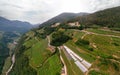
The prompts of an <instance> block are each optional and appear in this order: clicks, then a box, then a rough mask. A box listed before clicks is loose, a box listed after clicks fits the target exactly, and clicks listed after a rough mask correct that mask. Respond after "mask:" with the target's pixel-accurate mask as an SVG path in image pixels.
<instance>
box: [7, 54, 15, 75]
mask: <svg viewBox="0 0 120 75" xmlns="http://www.w3.org/2000/svg"><path fill="white" fill-rule="evenodd" d="M11 60H12V64H11V66H10V68H9V69H8V71H7V72H6V75H8V74H9V72H10V71H11V70H12V68H13V66H14V63H15V54H13V56H12V58H11Z"/></svg>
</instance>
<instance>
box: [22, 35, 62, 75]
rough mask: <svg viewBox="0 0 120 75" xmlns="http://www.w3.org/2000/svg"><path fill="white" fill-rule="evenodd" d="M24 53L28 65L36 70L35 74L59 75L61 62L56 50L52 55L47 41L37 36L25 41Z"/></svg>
mask: <svg viewBox="0 0 120 75" xmlns="http://www.w3.org/2000/svg"><path fill="white" fill-rule="evenodd" d="M24 46H25V47H26V49H27V50H26V51H25V52H24V55H26V56H27V57H28V58H29V65H30V66H31V67H32V68H34V69H35V70H36V71H37V75H60V71H61V69H62V63H61V61H60V58H59V54H58V52H57V53H55V54H54V55H52V53H51V52H50V50H49V48H48V41H47V40H46V39H41V38H39V37H36V38H35V37H34V38H31V39H29V40H27V41H25V43H24Z"/></svg>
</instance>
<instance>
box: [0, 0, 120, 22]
mask: <svg viewBox="0 0 120 75" xmlns="http://www.w3.org/2000/svg"><path fill="white" fill-rule="evenodd" d="M119 5H120V1H119V0H0V16H3V17H6V18H8V19H13V20H16V19H17V20H22V21H29V22H31V23H34V24H35V23H42V22H44V21H46V20H48V19H50V18H52V17H54V16H56V15H58V14H60V13H62V12H75V13H78V12H95V11H98V10H102V9H105V8H110V7H115V6H119Z"/></svg>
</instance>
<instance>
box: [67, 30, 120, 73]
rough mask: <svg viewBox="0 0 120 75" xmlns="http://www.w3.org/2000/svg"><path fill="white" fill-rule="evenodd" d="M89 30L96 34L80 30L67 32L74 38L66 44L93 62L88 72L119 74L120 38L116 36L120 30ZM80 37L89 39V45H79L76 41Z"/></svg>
mask: <svg viewBox="0 0 120 75" xmlns="http://www.w3.org/2000/svg"><path fill="white" fill-rule="evenodd" d="M87 31H88V32H89V31H90V32H93V33H95V34H93V33H89V34H87V33H83V32H80V31H74V32H71V30H68V31H67V32H66V33H67V34H72V35H73V39H72V40H69V41H68V42H67V43H66V45H67V46H68V47H69V48H70V49H71V50H73V51H74V52H75V53H77V54H78V55H79V56H81V57H82V58H84V59H85V60H86V61H88V62H90V63H92V64H93V65H92V67H91V68H90V69H89V72H87V74H89V75H96V74H100V75H119V74H120V67H119V66H120V55H119V54H120V38H118V37H114V36H119V35H120V34H119V33H118V32H113V31H104V30H97V29H96V30H95V29H87ZM99 34H100V35H99ZM101 34H102V35H101ZM104 35H113V36H104ZM83 36H84V37H83ZM78 39H83V40H86V41H89V45H77V44H76V41H77V40H78ZM111 71H112V73H111Z"/></svg>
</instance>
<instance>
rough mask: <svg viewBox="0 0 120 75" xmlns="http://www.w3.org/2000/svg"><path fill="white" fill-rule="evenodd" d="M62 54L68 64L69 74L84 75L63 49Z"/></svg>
mask: <svg viewBox="0 0 120 75" xmlns="http://www.w3.org/2000/svg"><path fill="white" fill-rule="evenodd" d="M61 55H62V57H63V60H64V62H65V64H66V67H67V73H68V75H83V73H82V72H81V70H80V69H79V68H78V67H77V66H76V65H75V63H74V61H73V60H68V59H67V57H66V55H65V54H64V52H63V51H61Z"/></svg>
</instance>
